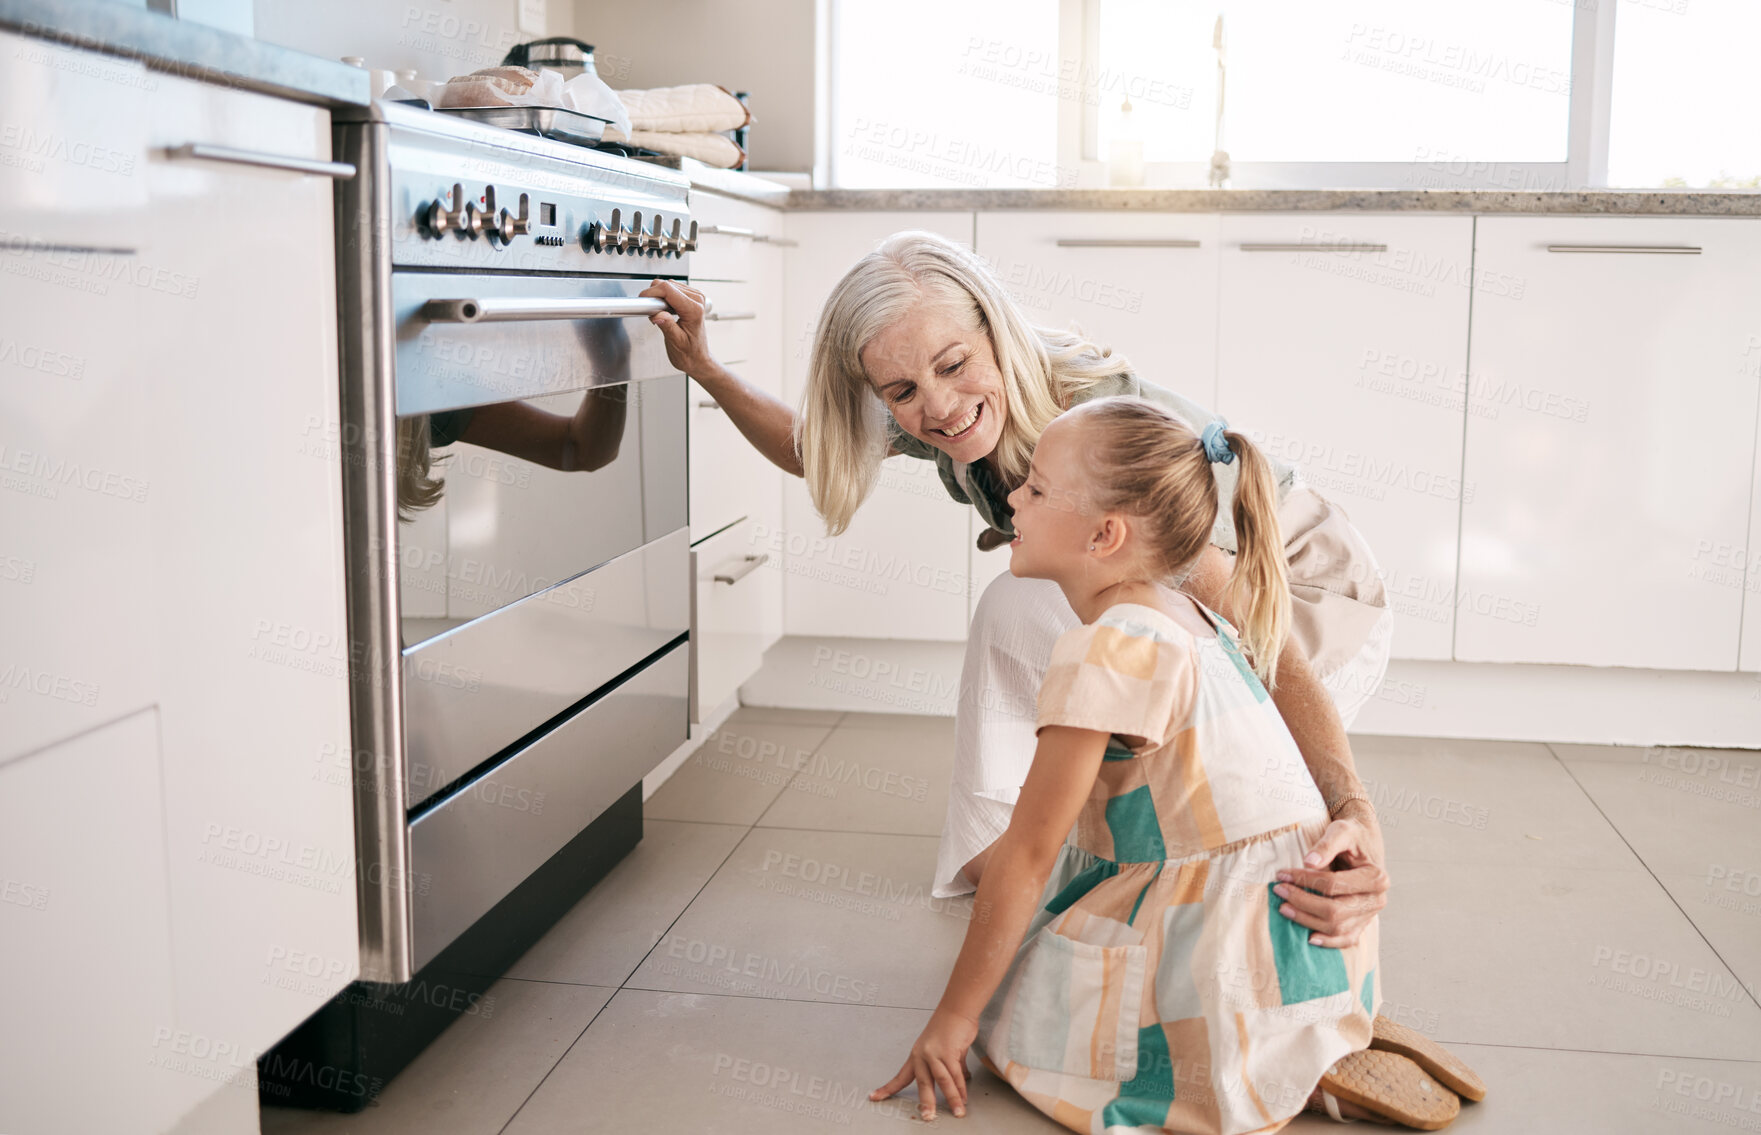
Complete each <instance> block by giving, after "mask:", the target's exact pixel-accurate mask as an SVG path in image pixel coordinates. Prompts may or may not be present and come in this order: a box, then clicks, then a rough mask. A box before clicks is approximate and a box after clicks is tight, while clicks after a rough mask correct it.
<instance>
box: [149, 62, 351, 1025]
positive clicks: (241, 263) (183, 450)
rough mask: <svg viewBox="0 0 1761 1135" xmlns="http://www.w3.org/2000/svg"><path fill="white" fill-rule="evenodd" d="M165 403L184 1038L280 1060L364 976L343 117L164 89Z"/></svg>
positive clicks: (155, 149)
mask: <svg viewBox="0 0 1761 1135" xmlns="http://www.w3.org/2000/svg"><path fill="white" fill-rule="evenodd" d="M157 82H158V85H157V87H156V88H155V89H154V90H153V91H152V92H151V93H150V94H149V96H148V100H147V101H148V121H149V132H150V138H149V145H150V148H151V157H150V158H149V160H148V162H147V164H146V166H145V169H144V171H143V176H144V177H145V179H146V183H147V187H148V194H149V201H150V206H149V224H148V226H147V231H146V233H145V234H144V236H143V247H142V256H143V258H144V259H149V260H150V261H151V262H152V263H153V264H154V265H155V266H156V268H158V269H160V270H162V271H163V272H165V273H167V274H168V276H169V278H170V279H171V280H173V281H181V282H183V283H182V286H179V287H174V288H147V289H145V290H144V294H143V296H142V298H141V303H142V309H143V315H142V320H141V338H140V340H139V341H138V343H137V344H136V345H135V346H136V350H137V352H138V355H137V357H138V359H139V360H140V363H141V366H140V378H141V381H143V382H144V383H146V384H148V386H149V388H150V390H151V401H152V414H151V417H150V418H149V420H148V422H147V423H143V426H144V428H145V432H146V436H147V438H148V441H149V444H150V445H151V447H152V451H153V453H154V455H155V459H156V475H155V483H154V494H155V496H154V499H155V500H156V501H157V502H158V507H157V510H156V513H155V518H154V532H153V536H154V541H153V553H152V557H151V558H152V563H153V565H154V569H155V570H154V572H153V593H154V601H155V609H156V611H157V613H158V616H159V622H158V625H157V628H156V643H155V645H156V649H157V651H158V655H159V676H158V697H159V702H160V736H161V741H162V744H163V746H164V753H165V795H164V800H165V825H166V845H167V855H168V863H169V881H170V887H171V909H172V912H173V923H172V946H173V957H174V961H175V965H176V969H177V990H178V1021H179V1023H180V1025H182V1026H183V1027H185V1028H189V1029H193V1030H197V1031H199V1032H202V1033H204V1034H206V1035H209V1036H214V1037H225V1038H228V1039H230V1040H232V1041H234V1042H236V1043H237V1044H239V1045H240V1046H245V1047H249V1048H251V1049H252V1050H253V1051H256V1050H260V1049H262V1048H265V1047H267V1046H268V1045H270V1044H272V1043H273V1042H275V1041H276V1040H278V1039H279V1038H280V1037H281V1036H282V1035H284V1034H285V1033H287V1032H288V1031H289V1030H291V1029H292V1028H293V1027H294V1026H295V1025H297V1024H298V1023H299V1022H300V1021H302V1020H304V1019H305V1018H306V1017H307V1016H309V1015H310V1014H311V1013H312V1012H313V1011H314V1010H316V1009H317V1008H318V1007H319V1006H321V1005H322V1004H323V1003H324V1002H325V1001H326V1000H328V999H329V998H330V997H331V996H332V995H333V994H335V993H336V992H337V991H338V990H340V989H342V988H344V987H345V986H346V985H347V984H348V982H349V981H350V980H351V979H352V978H353V977H354V976H355V974H356V973H357V972H358V968H359V962H358V946H357V932H356V919H355V856H354V822H353V816H354V796H353V781H354V777H353V766H352V763H351V761H350V758H349V753H350V744H349V685H348V680H347V674H348V649H347V628H346V622H345V607H344V595H343V568H344V565H343V550H342V509H341V500H342V487H341V460H340V453H339V440H340V431H339V428H338V420H339V416H338V381H337V366H338V363H337V340H336V307H335V265H334V253H333V245H332V231H333V230H332V193H333V189H332V183H331V181H330V180H329V179H328V178H325V177H322V176H316V175H313V174H309V173H300V172H295V171H290V170H286V169H274V168H264V167H262V166H259V165H242V164H237V163H233V162H219V161H209V160H202V159H179V158H173V157H171V156H170V152H171V151H173V150H175V149H176V148H177V147H179V146H182V145H184V144H186V143H198V144H209V145H214V146H221V147H231V148H236V149H239V150H246V151H252V152H255V153H258V154H265V155H271V156H273V157H276V158H282V157H285V158H293V159H306V160H311V159H322V160H327V159H328V158H329V157H330V122H329V115H328V114H327V113H325V112H324V111H322V110H319V109H315V108H313V107H309V106H303V105H299V104H296V103H292V102H287V101H283V100H279V99H273V98H269V97H266V96H262V95H256V94H252V93H249V92H245V91H239V90H230V89H225V88H221V87H215V86H210V85H207V84H203V83H198V82H194V81H190V80H184V79H179V78H176V77H173V76H169V75H160V76H157Z"/></svg>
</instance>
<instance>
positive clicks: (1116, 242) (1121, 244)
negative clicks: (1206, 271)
mask: <svg viewBox="0 0 1761 1135" xmlns="http://www.w3.org/2000/svg"><path fill="white" fill-rule="evenodd" d="M1058 247H1059V248H1198V247H1199V242H1198V241H1196V240H1173V239H1169V240H1161V239H1158V238H1156V237H1060V238H1059V240H1058Z"/></svg>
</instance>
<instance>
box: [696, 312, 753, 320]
mask: <svg viewBox="0 0 1761 1135" xmlns="http://www.w3.org/2000/svg"><path fill="white" fill-rule="evenodd" d="M703 318H705V319H719V320H724V321H728V320H735V319H757V318H758V313H757V312H756V311H730V312H728V313H727V314H726V315H723V314H722V313H721V312H719V311H712V312H710V313H709V314H708V315H706V316H704V317H703Z"/></svg>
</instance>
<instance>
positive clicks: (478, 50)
mask: <svg viewBox="0 0 1761 1135" xmlns="http://www.w3.org/2000/svg"><path fill="white" fill-rule="evenodd" d="M255 5H256V8H255V17H256V30H257V38H258V39H260V40H263V41H265V42H267V43H276V44H280V45H281V46H283V47H292V48H295V49H297V50H299V51H304V52H307V53H309V54H312V55H318V56H323V57H324V58H326V59H340V58H342V57H343V56H345V55H359V56H361V57H362V58H364V59H365V60H366V61H367V66H368V67H373V68H383V69H386V70H391V71H401V70H405V69H408V68H415V70H416V71H417V72H418V73H419V74H420V75H421V76H422V78H424V79H446V78H448V77H450V76H452V75H462V74H464V73H466V72H467V71H475V70H477V69H478V68H479V67H493V66H495V65H496V64H498V63H500V62H501V60H502V56H504V55H506V54H507V50H508V48H510V47H512V46H513V45H514V44H516V43H525V42H526V41H528V40H534V39H542V38H544V37H545V36H553V35H571V34H573V33H572V32H571V30H570V23H571V21H572V17H573V14H574V13H573V9H572V6H571V4H570V3H569V0H538V7H539V9H540V10H542V11H543V12H544V14H545V17H544V25H545V26H544V28H543V29H542V30H539V31H528V30H524V29H522V28H521V27H520V22H519V9H520V3H519V0H255Z"/></svg>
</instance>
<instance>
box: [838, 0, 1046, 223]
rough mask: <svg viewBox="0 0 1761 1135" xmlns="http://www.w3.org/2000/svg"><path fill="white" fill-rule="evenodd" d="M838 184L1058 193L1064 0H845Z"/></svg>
mask: <svg viewBox="0 0 1761 1135" xmlns="http://www.w3.org/2000/svg"><path fill="white" fill-rule="evenodd" d="M833 20H834V22H833V44H832V87H833V93H832V130H833V136H832V139H831V142H832V145H833V146H834V148H835V157H834V159H833V162H832V170H833V173H832V179H833V182H834V183H835V184H836V185H838V186H841V187H848V188H883V187H913V186H936V187H953V188H992V187H995V188H1039V189H1055V188H1059V187H1069V186H1072V185H1074V184H1076V172H1075V170H1073V169H1072V170H1063V169H1060V168H1059V166H1058V162H1057V151H1058V115H1057V105H1058V83H1059V74H1058V72H1059V62H1058V59H1059V56H1058V0H1025V2H1024V0H957V2H951V0H841V2H839V3H838V4H837V10H836V12H835V14H834V17H833Z"/></svg>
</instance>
